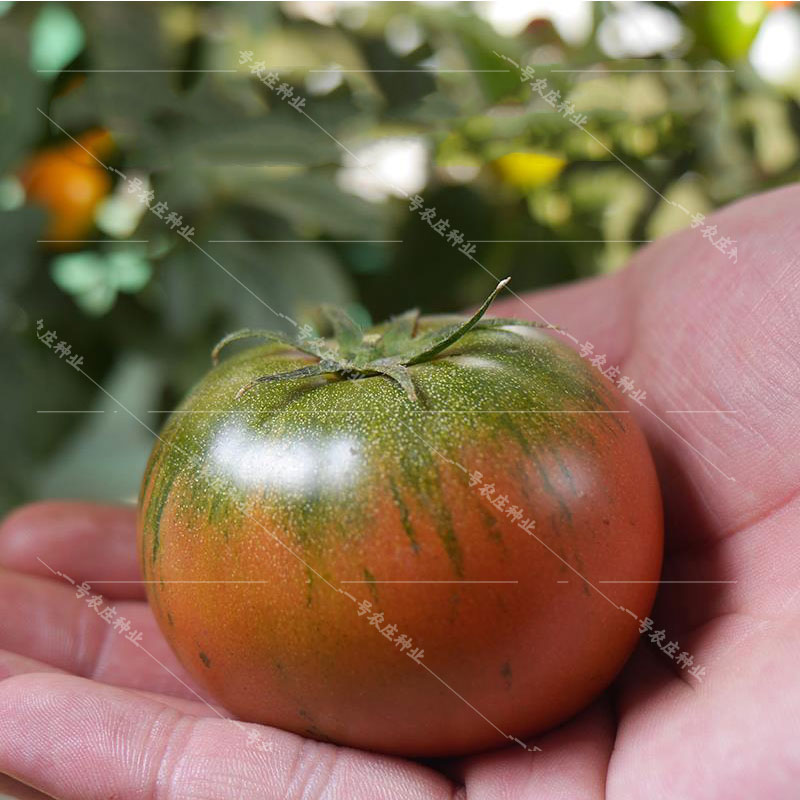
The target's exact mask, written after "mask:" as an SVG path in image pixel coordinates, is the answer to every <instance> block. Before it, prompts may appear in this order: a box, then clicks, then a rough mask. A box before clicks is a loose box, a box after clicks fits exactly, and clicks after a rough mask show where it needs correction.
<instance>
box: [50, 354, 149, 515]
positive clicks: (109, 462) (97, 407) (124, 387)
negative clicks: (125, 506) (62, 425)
mask: <svg viewBox="0 0 800 800" xmlns="http://www.w3.org/2000/svg"><path fill="white" fill-rule="evenodd" d="M58 367H60V368H61V369H65V370H68V369H69V367H67V366H66V365H64V364H56V365H55V367H54V368H58ZM103 385H104V387H105V388H106V390H107V391H108V395H111V397H115V398H117V400H119V401H120V403H121V404H122V405H120V404H118V403H116V402H114V400H112V399H111V397H109V396H108V395H106V394H103V393H102V392H98V393H97V395H96V402H95V403H94V404H93V405H92V406H91V410H93V411H97V412H102V413H93V414H87V415H85V421H84V422H83V424H82V425H81V426H80V427H79V428H78V429H77V430H76V431H75V433H74V434H73V435H72V436H71V437H70V439H69V440H68V441H67V442H66V444H65V445H64V446H63V447H62V448H61V449H60V450H58V451H57V452H56V453H55V454H54V455H53V457H52V458H51V460H50V462H49V463H48V464H47V465H46V466H44V467H43V468H42V470H41V472H40V473H39V474H38V475H37V478H36V481H35V487H34V494H35V495H36V496H37V497H81V498H84V499H86V500H106V501H132V500H135V498H136V494H137V492H138V488H139V482H140V481H141V476H142V472H143V471H144V467H145V464H146V462H147V457H148V455H149V453H150V450H151V449H152V447H153V443H154V441H155V437H154V435H153V434H152V433H151V432H150V431H148V430H147V429H146V428H145V427H144V426H143V425H142V424H141V423H140V422H138V421H137V420H136V419H133V418H132V417H131V415H130V414H128V413H127V412H126V411H125V410H124V408H123V406H124V407H125V408H127V409H129V410H130V411H131V412H132V413H133V414H135V415H136V416H137V417H138V418H139V420H141V421H142V422H144V423H145V424H146V425H148V426H149V427H150V428H152V429H153V430H154V431H155V430H157V428H158V425H159V418H158V417H156V416H154V415H152V414H148V413H147V412H148V411H149V410H151V409H155V408H160V406H158V405H156V404H157V403H158V397H159V391H160V386H161V375H160V374H159V371H158V369H157V367H156V365H155V363H154V362H153V361H152V360H150V359H145V358H141V357H137V356H131V355H128V356H126V357H125V358H124V359H123V360H122V361H121V362H120V363H119V364H118V365H117V366H116V367H115V368H114V370H113V371H112V373H111V375H110V376H109V377H108V378H106V379H105V380H104V381H103ZM58 407H59V408H61V407H63V406H58Z"/></svg>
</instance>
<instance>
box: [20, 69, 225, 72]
mask: <svg viewBox="0 0 800 800" xmlns="http://www.w3.org/2000/svg"><path fill="white" fill-rule="evenodd" d="M36 71H37V72H238V71H239V70H236V69H37V70H36Z"/></svg>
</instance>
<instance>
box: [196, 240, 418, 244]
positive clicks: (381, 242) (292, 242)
mask: <svg viewBox="0 0 800 800" xmlns="http://www.w3.org/2000/svg"><path fill="white" fill-rule="evenodd" d="M402 241H403V240H402V239H209V240H208V243H209V244H333V243H337V244H339V243H348V242H349V243H361V244H387V243H397V242H402Z"/></svg>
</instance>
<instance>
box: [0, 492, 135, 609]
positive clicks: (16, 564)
mask: <svg viewBox="0 0 800 800" xmlns="http://www.w3.org/2000/svg"><path fill="white" fill-rule="evenodd" d="M0 566H3V567H6V568H7V569H13V570H17V571H18V572H26V573H29V574H31V575H41V576H43V577H46V578H51V577H54V578H55V579H57V580H60V578H59V577H58V576H57V575H54V574H53V573H54V572H62V573H64V574H66V575H69V576H70V577H71V578H73V579H74V580H76V581H77V582H78V583H82V582H83V581H88V582H89V583H91V584H92V587H93V588H95V589H96V590H97V591H99V592H101V593H102V594H104V595H106V596H107V597H120V598H136V599H142V598H143V597H144V586H143V584H142V583H140V582H139V581H140V580H141V574H140V571H139V562H138V557H137V554H136V511H135V509H134V508H132V507H127V506H104V505H95V504H94V503H79V502H66V501H57V502H56V501H53V502H43V503H33V504H31V505H27V506H23V507H22V508H19V509H17V510H16V511H14V512H12V513H11V514H10V515H9V516H8V517H6V519H5V520H4V521H3V524H2V526H0ZM104 581H116V582H115V583H105V582H104ZM119 581H122V582H121V583H120V582H119Z"/></svg>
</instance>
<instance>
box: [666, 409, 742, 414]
mask: <svg viewBox="0 0 800 800" xmlns="http://www.w3.org/2000/svg"><path fill="white" fill-rule="evenodd" d="M664 413H665V414H738V413H739V412H738V411H729V410H722V411H720V410H717V409H710V410H707V411H705V410H700V411H665V412H664Z"/></svg>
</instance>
